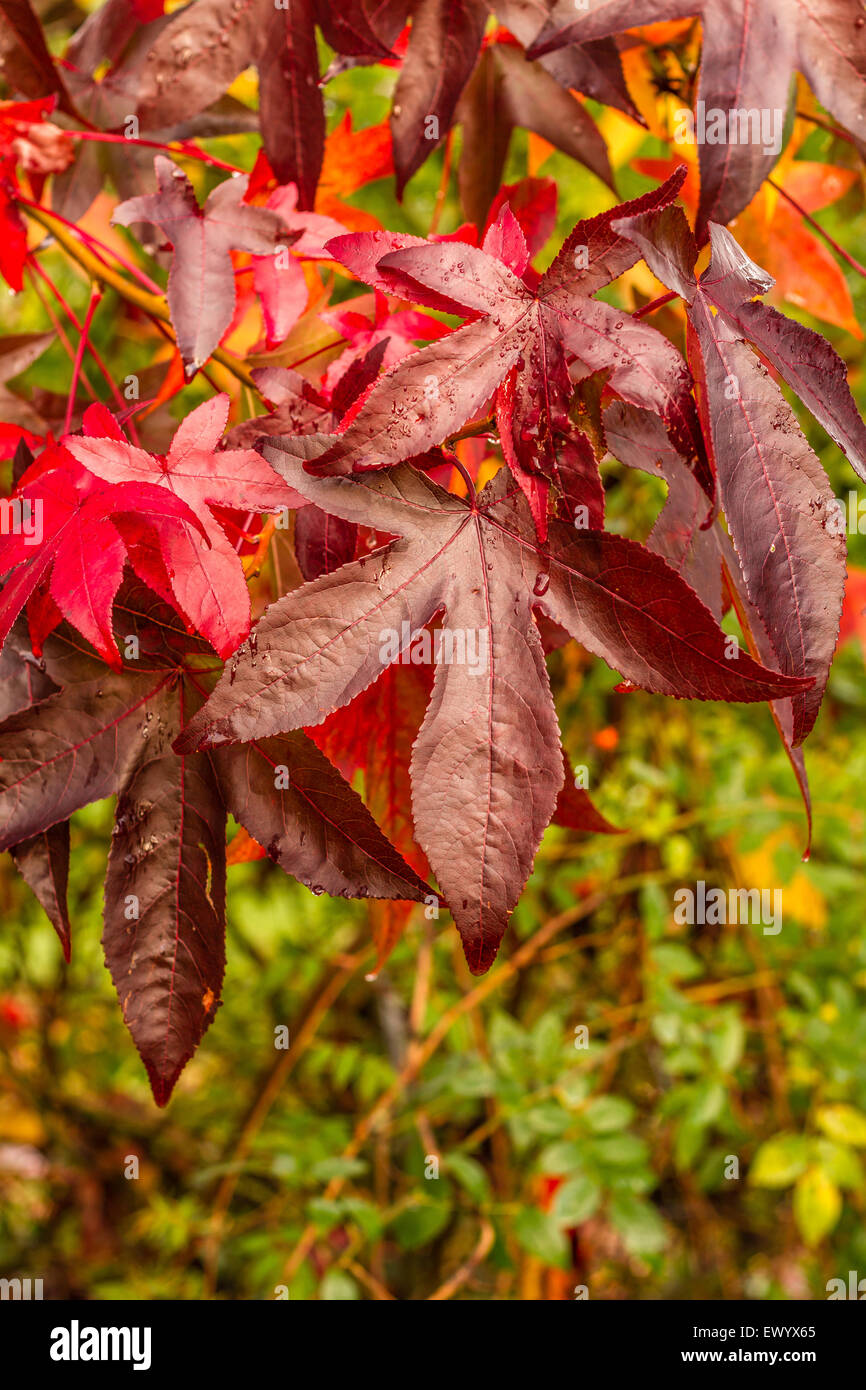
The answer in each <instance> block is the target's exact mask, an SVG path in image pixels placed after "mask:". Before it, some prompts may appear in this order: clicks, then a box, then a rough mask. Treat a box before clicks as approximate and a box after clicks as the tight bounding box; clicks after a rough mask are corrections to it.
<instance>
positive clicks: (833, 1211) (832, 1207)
mask: <svg viewBox="0 0 866 1390" xmlns="http://www.w3.org/2000/svg"><path fill="white" fill-rule="evenodd" d="M841 1214H842V1194H841V1192H840V1191H839V1189H838V1187H837V1186H836V1184H835V1183H834V1182H833V1180H832V1179H831V1178H830V1177H828V1175H827V1173H825V1171H824V1169H823V1168H818V1167H815V1166H813V1167H811V1168H807V1170H806V1172H805V1173H804V1174H803V1175H802V1177H800V1178H798V1180H797V1186H796V1187H795V1188H794V1220H795V1221H796V1223H797V1229H798V1230H799V1232H800V1234H801V1236H802V1237H803V1239H804V1240H805V1242H806V1244H807V1245H817V1244H818V1242H819V1241H821V1240H823V1238H824V1236H826V1235H828V1234H829V1232H830V1231H832V1229H833V1227H834V1226H835V1225H836V1222H837V1221H838V1220H839V1217H840V1216H841Z"/></svg>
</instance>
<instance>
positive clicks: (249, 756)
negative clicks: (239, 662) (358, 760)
mask: <svg viewBox="0 0 866 1390" xmlns="http://www.w3.org/2000/svg"><path fill="white" fill-rule="evenodd" d="M211 757H212V758H213V760H214V765H215V768H216V771H217V775H218V777H219V782H220V787H221V788H222V792H223V796H224V798H225V802H226V806H227V807H228V809H229V810H230V811H231V813H232V815H233V816H234V817H235V819H236V820H237V821H239V822H240V824H241V825H242V826H243V827H244V829H245V830H247V831H248V832H249V833H250V835H252V836H253V838H254V839H256V840H258V842H259V844H261V845H264V847H265V850H266V852H267V854H268V857H269V858H270V859H272V860H273V861H274V863H277V864H279V865H280V867H281V868H282V869H284V870H285V871H286V873H289V874H292V875H293V876H294V877H295V878H297V879H298V880H299V881H300V882H301V883H303V884H305V885H306V887H308V888H310V889H311V890H312V891H313V892H314V893H322V892H325V893H330V894H331V895H332V896H334V897H344V898H373V899H377V898H386V899H392V898H396V899H407V900H409V901H412V902H423V901H424V899H425V898H426V897H428V896H429V895H430V892H431V889H430V888H429V886H428V885H427V884H426V883H425V882H424V880H423V879H422V878H420V877H419V876H418V874H416V873H415V871H414V869H412V868H410V866H409V865H408V864H407V863H406V862H405V860H404V859H403V858H402V857H401V856H400V855H399V854H398V853H397V851H396V850H395V849H394V847H393V845H392V844H391V843H390V841H389V840H388V839H386V837H385V836H384V835H383V834H382V832H381V830H380V829H379V827H378V825H377V824H376V822H375V820H374V819H373V817H372V816H371V815H370V812H369V811H368V810H367V808H366V806H365V805H364V803H363V801H362V800H361V798H360V797H359V796H358V794H357V792H355V791H353V789H352V788H351V787H350V786H349V784H348V782H346V781H345V780H344V778H343V777H342V776H341V775H340V773H339V772H338V771H337V770H336V768H334V767H333V766H332V764H331V763H330V762H329V761H328V759H327V758H326V757H325V755H324V753H322V752H320V751H319V749H318V748H317V747H316V745H315V744H314V743H313V742H312V740H311V739H309V738H308V737H307V736H306V734H304V733H301V732H295V733H290V734H287V735H285V736H283V737H278V738H266V739H260V740H258V741H257V742H253V743H249V744H245V745H243V746H241V747H233V748H218V749H215V750H214V752H213V753H212V754H211ZM277 769H279V771H280V773H281V774H282V775H281V777H280V786H279V788H277V790H275V780H276V779H275V773H276V770H277ZM283 769H285V772H283ZM286 781H287V782H288V785H285V786H284V785H283V783H284V782H286Z"/></svg>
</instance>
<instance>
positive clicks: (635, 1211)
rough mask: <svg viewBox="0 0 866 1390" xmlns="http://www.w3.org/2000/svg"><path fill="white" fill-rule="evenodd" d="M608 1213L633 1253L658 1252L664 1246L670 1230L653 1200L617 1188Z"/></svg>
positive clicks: (630, 1252) (627, 1248)
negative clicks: (619, 1190) (647, 1200)
mask: <svg viewBox="0 0 866 1390" xmlns="http://www.w3.org/2000/svg"><path fill="white" fill-rule="evenodd" d="M608 1213H609V1216H610V1221H611V1225H612V1226H614V1227H615V1229H616V1230H617V1231H618V1232H619V1234H620V1235H621V1236H622V1239H623V1244H624V1245H625V1248H626V1250H628V1252H629V1254H630V1255H657V1254H658V1253H659V1251H661V1250H664V1248H665V1246H666V1245H667V1243H668V1233H667V1229H666V1227H665V1223H664V1221H663V1220H662V1218H661V1217H660V1216H659V1214H658V1212H657V1211H656V1209H655V1207H654V1206H653V1204H652V1202H645V1201H643V1200H642V1198H640V1197H633V1196H631V1195H630V1194H629V1193H628V1192H618V1193H617V1194H616V1195H615V1196H614V1197H612V1198H611V1200H610V1207H609V1209H608Z"/></svg>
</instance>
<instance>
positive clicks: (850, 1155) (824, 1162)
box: [815, 1139, 863, 1192]
mask: <svg viewBox="0 0 866 1390" xmlns="http://www.w3.org/2000/svg"><path fill="white" fill-rule="evenodd" d="M815 1161H816V1162H817V1164H818V1166H819V1167H820V1168H823V1169H824V1172H825V1173H826V1174H827V1176H828V1177H829V1178H832V1179H833V1182H835V1183H836V1184H837V1185H838V1186H839V1187H844V1188H848V1189H849V1190H850V1191H852V1192H859V1191H860V1189H861V1188H862V1187H863V1165H862V1164H861V1162H860V1159H859V1158H858V1157H857V1155H856V1154H855V1152H854V1150H853V1149H849V1148H848V1146H847V1145H846V1144H834V1143H833V1141H832V1139H816V1140H815Z"/></svg>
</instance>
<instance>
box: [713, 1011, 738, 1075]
mask: <svg viewBox="0 0 866 1390" xmlns="http://www.w3.org/2000/svg"><path fill="white" fill-rule="evenodd" d="M745 1043H746V1029H745V1026H744V1024H743V1020H742V1019H741V1018H740V1015H739V1014H738V1013H728V1014H726V1015H725V1017H724V1018H723V1019H722V1022H721V1025H720V1027H719V1028H718V1029H717V1030H716V1031H715V1032H714V1033H711V1034H710V1038H709V1045H710V1051H711V1053H712V1055H713V1060H714V1061H715V1063H716V1066H717V1067H718V1068H719V1071H722V1072H726V1073H727V1072H732V1071H733V1070H734V1068H735V1067H736V1066H737V1064H738V1063H739V1061H740V1058H741V1057H742V1055H743V1048H744V1047H745Z"/></svg>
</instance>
